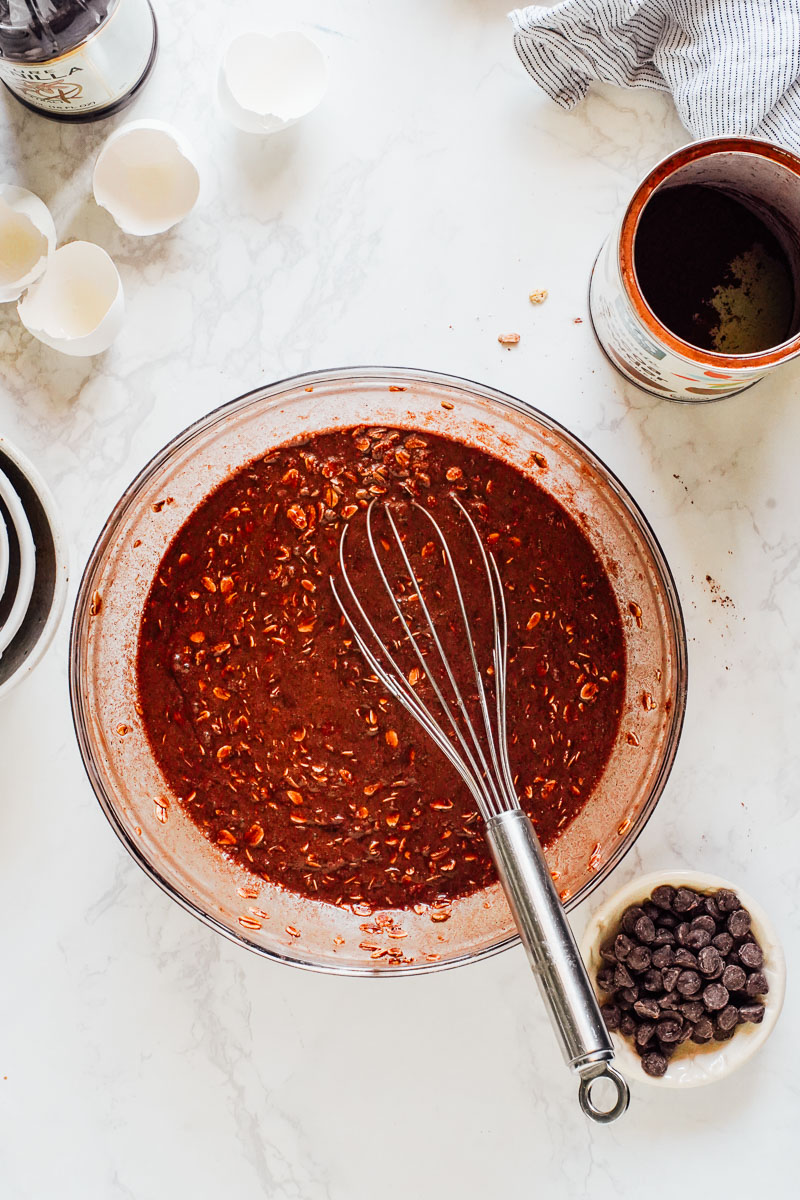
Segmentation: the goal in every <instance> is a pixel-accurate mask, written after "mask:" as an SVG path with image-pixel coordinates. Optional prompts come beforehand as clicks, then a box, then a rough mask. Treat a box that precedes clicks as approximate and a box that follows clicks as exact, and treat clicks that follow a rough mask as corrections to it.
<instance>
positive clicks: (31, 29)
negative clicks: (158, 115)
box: [0, 0, 158, 121]
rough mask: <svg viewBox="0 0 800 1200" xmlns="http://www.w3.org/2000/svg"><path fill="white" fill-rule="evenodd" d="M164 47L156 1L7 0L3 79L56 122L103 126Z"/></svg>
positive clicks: (1, 26) (2, 14)
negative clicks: (160, 41)
mask: <svg viewBox="0 0 800 1200" xmlns="http://www.w3.org/2000/svg"><path fill="white" fill-rule="evenodd" d="M157 46H158V27H157V25H156V19H155V15H154V13H153V10H152V8H151V7H150V3H149V0H0V80H2V82H3V83H4V84H5V85H6V87H7V88H8V89H9V90H10V91H11V92H13V94H14V95H15V96H16V98H17V99H18V100H19V101H21V103H22V104H24V105H25V106H26V107H27V108H30V109H32V110H33V111H34V112H37V113H40V114H41V115H42V116H44V117H50V118H52V119H53V120H56V121H96V120H99V119H100V118H101V117H108V116H110V115H111V114H112V113H115V112H117V111H118V110H119V109H121V108H124V107H125V105H126V104H129V103H130V102H131V100H133V99H134V97H135V96H137V95H138V93H139V91H140V89H141V88H142V86H143V85H144V83H145V81H146V79H147V78H148V76H149V74H150V72H151V70H152V69H153V63H154V61H155V57H156V49H157Z"/></svg>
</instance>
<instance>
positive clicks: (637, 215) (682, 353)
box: [590, 137, 800, 401]
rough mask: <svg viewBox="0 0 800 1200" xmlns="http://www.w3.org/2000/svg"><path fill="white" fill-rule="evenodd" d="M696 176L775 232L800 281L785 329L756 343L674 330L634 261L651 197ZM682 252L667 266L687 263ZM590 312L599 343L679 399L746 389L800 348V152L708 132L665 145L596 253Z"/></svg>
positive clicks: (636, 379)
mask: <svg viewBox="0 0 800 1200" xmlns="http://www.w3.org/2000/svg"><path fill="white" fill-rule="evenodd" d="M684 184H694V185H700V186H705V187H711V188H713V189H715V190H716V191H718V192H721V193H724V194H726V195H728V196H730V197H731V198H732V199H734V200H736V201H738V202H739V203H740V204H742V205H744V207H745V208H747V209H749V210H750V211H751V212H752V213H753V214H755V215H756V216H757V217H758V218H759V219H760V220H761V221H762V222H763V224H764V225H765V226H766V227H767V228H768V230H769V231H770V233H771V234H772V235H774V237H775V239H776V241H777V243H779V244H780V247H781V250H782V251H783V253H784V254H785V257H786V260H787V263H788V269H789V271H790V273H791V276H792V278H793V281H794V286H793V292H794V301H793V305H794V309H793V312H792V313H791V315H790V320H789V326H788V335H787V336H786V337H785V339H784V340H782V341H781V342H780V344H778V345H774V346H769V347H768V348H767V349H761V350H758V351H757V352H751V353H730V352H718V351H716V350H709V349H703V348H700V347H699V346H696V345H693V344H692V343H691V342H689V341H686V340H684V339H683V338H682V337H680V336H677V335H676V334H675V333H673V332H672V331H671V330H670V329H669V328H667V326H666V325H665V324H663V323H662V321H661V320H660V319H659V318H658V317H657V316H656V314H655V312H654V311H653V308H651V306H650V304H649V303H648V301H647V300H646V299H645V296H644V294H643V292H642V288H641V286H640V282H639V279H638V278H637V272H636V267H635V248H636V237H637V232H638V230H639V228H640V224H641V221H642V214H643V212H644V210H645V208H646V206H647V204H648V202H649V201H650V200H651V199H652V198H653V196H655V195H657V194H661V193H663V192H664V191H665V190H666V189H669V188H674V187H677V186H679V185H684ZM687 266H688V264H686V263H684V264H683V265H682V264H681V263H680V262H675V263H674V264H671V265H670V270H673V269H674V270H675V271H681V270H685V269H686V268H687ZM590 312H591V317H592V323H593V325H594V330H595V333H596V335H597V338H598V340H599V342H600V345H601V346H602V348H603V349H604V350H605V352H606V354H607V355H608V357H609V359H610V360H611V362H612V363H613V365H614V366H615V367H616V368H617V369H618V370H619V371H621V372H622V374H623V375H625V376H626V377H627V378H628V379H629V380H631V381H632V382H633V383H636V384H638V385H639V387H642V388H644V389H645V390H646V391H649V392H652V393H654V394H655V395H658V396H665V397H667V398H669V399H672V400H684V401H701V400H717V399H721V398H722V397H724V396H729V395H731V394H733V393H734V392H739V391H741V390H742V389H743V388H746V387H748V386H749V385H750V384H752V383H755V382H756V381H757V380H759V379H761V378H762V377H763V376H764V375H766V374H767V373H768V372H770V371H772V370H774V368H775V367H778V366H780V364H781V363H784V362H787V361H788V360H789V359H792V358H795V357H796V356H797V355H798V354H800V158H798V156H797V155H795V154H792V153H791V152H790V151H789V150H784V149H782V148H781V147H779V146H774V145H772V144H770V143H769V142H764V141H760V140H758V139H755V138H744V137H726V138H709V139H706V140H704V141H699V142H694V143H692V144H690V145H688V146H685V147H683V148H682V149H680V150H676V151H675V152H674V153H672V154H670V155H668V156H667V157H666V158H665V159H663V161H662V162H660V163H659V164H658V165H657V166H655V167H654V168H653V170H652V171H651V172H650V173H649V175H647V177H646V178H645V179H644V181H643V182H642V183H641V184H640V185H639V187H638V188H637V189H636V191H635V192H634V195H633V198H632V199H631V201H630V203H629V204H628V207H627V209H626V210H625V213H624V215H623V217H622V220H621V222H620V224H619V226H618V227H617V229H616V230H615V231H614V232H613V233H612V234H611V235H610V236H609V237H608V239H607V240H606V242H605V244H604V245H603V247H602V249H601V251H600V254H599V256H598V258H597V262H596V263H595V266H594V270H593V273H592V279H591V285H590Z"/></svg>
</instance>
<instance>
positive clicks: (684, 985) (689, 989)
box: [672, 967, 703, 996]
mask: <svg viewBox="0 0 800 1200" xmlns="http://www.w3.org/2000/svg"><path fill="white" fill-rule="evenodd" d="M672 969H673V970H675V968H674V967H673V968H672ZM702 986H703V981H702V979H701V978H700V976H699V975H698V974H697V971H681V973H680V975H679V976H678V982H677V983H676V984H675V987H676V988H677V990H678V991H679V992H680V994H681V995H682V996H695V995H696V994H697V993H698V992H699V991H700V988H701V987H702Z"/></svg>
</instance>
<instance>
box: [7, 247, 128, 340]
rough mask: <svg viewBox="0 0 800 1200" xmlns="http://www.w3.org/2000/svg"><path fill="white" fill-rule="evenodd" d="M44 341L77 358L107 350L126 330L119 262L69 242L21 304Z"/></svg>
mask: <svg viewBox="0 0 800 1200" xmlns="http://www.w3.org/2000/svg"><path fill="white" fill-rule="evenodd" d="M17 312H18V313H19V316H20V320H21V321H22V324H23V325H24V326H25V328H26V329H27V330H28V332H29V333H32V334H33V336H34V337H35V338H38V339H39V341H40V342H44V344H45V345H46V346H50V347H51V348H52V349H53V350H60V351H61V353H62V354H71V355H74V356H76V357H82V356H87V355H90V354H100V353H102V351H103V350H107V349H108V347H109V346H110V345H111V343H112V342H113V340H114V338H115V337H116V336H117V334H118V333H119V331H120V329H121V328H122V319H123V316H124V312H125V300H124V296H123V292H122V280H121V279H120V277H119V272H118V271H117V268H116V267H115V266H114V263H113V262H112V260H111V259H110V258H109V256H108V255H107V254H106V252H105V250H103V249H101V247H100V246H95V245H94V243H93V242H69V243H68V244H67V245H66V246H60V247H59V249H58V250H56V251H55V253H54V254H53V255H52V256H51V258H50V265H49V266H48V268H47V271H46V272H45V274H44V275H43V276H42V278H41V279H40V280H39V282H38V283H35V284H34V285H33V287H31V288H29V289H28V292H27V293H26V295H25V296H23V298H22V300H20V302H19V304H18V305H17Z"/></svg>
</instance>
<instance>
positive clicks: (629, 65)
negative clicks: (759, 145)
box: [509, 0, 800, 151]
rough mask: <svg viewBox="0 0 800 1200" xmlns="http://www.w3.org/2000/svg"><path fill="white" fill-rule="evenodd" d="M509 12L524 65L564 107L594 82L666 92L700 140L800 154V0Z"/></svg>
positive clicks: (579, 2)
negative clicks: (771, 145) (762, 141)
mask: <svg viewBox="0 0 800 1200" xmlns="http://www.w3.org/2000/svg"><path fill="white" fill-rule="evenodd" d="M509 16H510V19H511V22H512V24H513V26H514V44H515V46H516V50H517V53H518V54H519V57H520V59H521V60H522V63H523V65H524V66H525V67H526V68H527V70H528V71H529V72H530V74H531V75H532V76H533V78H534V79H535V80H536V82H537V83H538V84H539V86H540V87H542V88H544V90H545V92H547V94H548V96H550V97H551V99H553V100H555V102H556V104H560V105H561V107H562V108H572V107H573V106H574V105H575V104H577V103H578V101H579V100H581V99H582V98H583V96H585V95H586V91H587V89H588V86H589V84H590V83H591V81H592V80H593V79H597V80H602V81H603V82H604V83H615V84H618V85H619V86H620V87H647V88H657V89H658V90H659V91H662V92H671V93H672V96H673V98H674V100H675V104H676V106H677V109H678V115H679V116H680V118H681V121H682V122H683V124H684V125H685V126H686V128H687V129H688V130H690V132H691V133H693V134H694V135H695V136H696V137H710V136H713V135H719V134H753V135H755V136H756V137H764V138H768V139H769V140H770V141H774V142H779V143H781V144H783V145H784V146H788V147H789V148H790V149H792V150H796V151H800V0H564V3H562V4H557V5H556V6H555V7H548V8H539V7H529V8H523V9H518V10H517V11H515V12H512V13H510V14H509Z"/></svg>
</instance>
